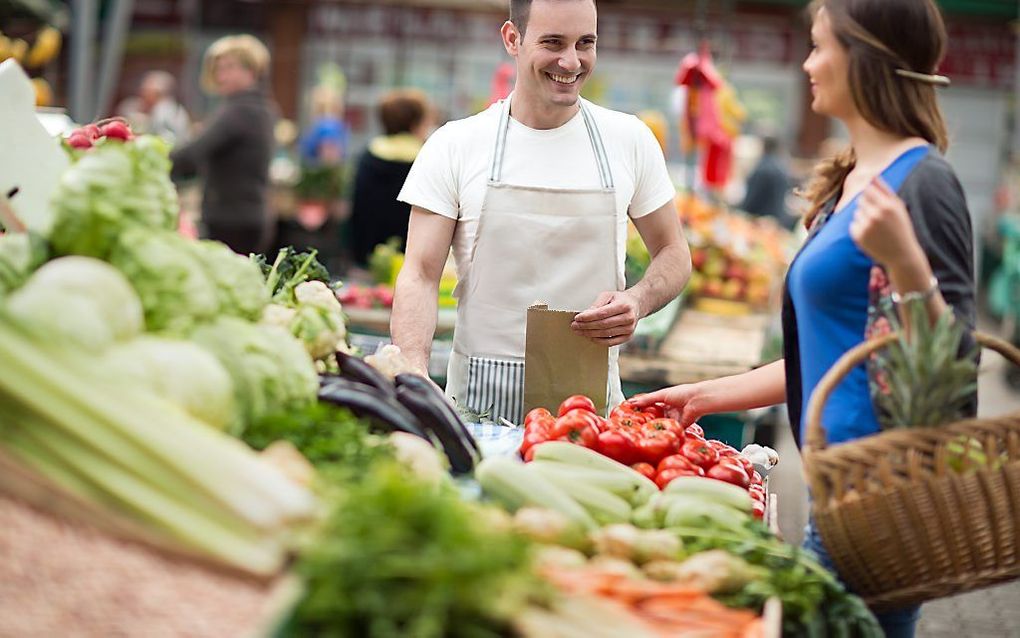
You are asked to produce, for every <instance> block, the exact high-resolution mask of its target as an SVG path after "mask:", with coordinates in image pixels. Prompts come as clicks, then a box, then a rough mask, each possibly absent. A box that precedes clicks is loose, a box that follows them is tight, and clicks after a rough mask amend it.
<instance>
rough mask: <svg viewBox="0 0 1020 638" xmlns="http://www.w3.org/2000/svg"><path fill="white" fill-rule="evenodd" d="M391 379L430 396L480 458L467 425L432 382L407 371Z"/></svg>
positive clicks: (399, 384) (476, 443)
mask: <svg viewBox="0 0 1020 638" xmlns="http://www.w3.org/2000/svg"><path fill="white" fill-rule="evenodd" d="M393 381H394V382H395V383H396V384H397V387H398V388H399V387H400V386H406V387H408V388H411V389H412V390H415V391H416V392H418V393H419V394H423V395H426V396H429V397H431V398H432V399H433V401H434V402H435V403H436V404H438V406H439V408H440V409H441V410H442V411H443V414H445V421H447V422H448V423H449V424H450V427H451V428H452V429H454V430H455V431H456V432H459V433H460V437H461V438H463V439H466V442H467V445H468V447H469V448H471V450H472V452H473V453H474V454H473V455H474V457H475V458H476V459H481V458H482V451H481V450H480V449H478V442H477V441H475V437H473V436H471V433H470V432H469V431H468V429H467V426H466V425H464V419H462V418H461V417H460V414H459V413H458V412H457V408H455V407H454V406H453V404H452V403H451V402H450V400H449V399H448V398H446V395H445V394H443V393H442V391H440V389H439V388H438V387H436V385H435V384H434V383H432V382H431V381H429V380H428V379H426V378H425V377H423V376H421V375H418V374H408V373H404V374H398V375H397V376H396V378H395V379H394V380H393Z"/></svg>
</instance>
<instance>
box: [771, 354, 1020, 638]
mask: <svg viewBox="0 0 1020 638" xmlns="http://www.w3.org/2000/svg"><path fill="white" fill-rule="evenodd" d="M982 356H983V360H982V366H981V375H980V377H979V390H978V392H979V397H980V415H981V416H1000V415H1003V414H1007V413H1009V412H1013V411H1017V410H1020V392H1017V391H1015V390H1011V389H1010V388H1009V387H1008V386H1007V385H1006V383H1005V382H1004V380H1003V376H1002V370H1003V367H1004V366H1005V365H1006V362H1005V361H1004V360H1003V359H1002V357H1000V356H999V355H998V354H996V353H994V352H991V351H989V350H985V351H984V354H983V355H982ZM776 449H777V450H778V451H779V454H780V459H781V461H780V464H779V465H778V466H777V467H776V468H775V470H773V473H772V476H771V477H770V483H771V485H770V489H771V490H772V491H774V492H775V493H776V494H778V495H779V509H778V511H779V527H780V530H781V531H782V533H783V535H784V537H785V538H786V539H787V540H788V541H789V542H791V543H799V542H800V541H801V538H802V537H803V528H804V523H805V521H806V520H807V499H806V488H805V486H804V480H803V476H802V474H801V468H800V457H799V454H798V451H797V448H796V446H795V445H794V442H793V437H792V436H791V435H790V432H789V429H788V428H786V427H785V423H784V424H783V426H780V427H777V440H776ZM917 636H918V638H1020V581H1014V582H1012V583H1008V584H1006V585H1000V586H997V587H991V588H988V589H984V590H980V591H976V592H971V593H968V594H962V595H959V596H954V597H952V598H944V599H942V600H938V601H934V602H931V603H928V604H926V605H924V607H922V609H921V622H920V623H919V625H918V631H917Z"/></svg>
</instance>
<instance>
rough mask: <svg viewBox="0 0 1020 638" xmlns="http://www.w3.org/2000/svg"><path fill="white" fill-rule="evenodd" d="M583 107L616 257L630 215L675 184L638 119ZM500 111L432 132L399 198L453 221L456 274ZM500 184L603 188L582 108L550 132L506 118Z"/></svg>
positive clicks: (663, 197)
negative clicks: (611, 195)
mask: <svg viewBox="0 0 1020 638" xmlns="http://www.w3.org/2000/svg"><path fill="white" fill-rule="evenodd" d="M585 105H586V106H587V107H588V108H589V113H591V115H593V116H594V119H595V122H596V124H597V126H598V129H599V133H600V134H601V136H602V140H603V143H604V146H605V149H606V155H607V156H608V158H609V164H610V168H611V170H612V175H613V182H614V186H615V188H616V210H617V220H618V227H617V241H618V244H619V246H618V253H617V254H619V255H622V254H623V251H624V246H625V245H626V241H627V218H628V216H629V217H631V218H635V219H636V218H639V217H643V216H644V215H647V214H648V213H651V212H653V211H655V210H658V209H659V208H661V207H662V206H663V205H665V204H666V203H667V202H669V201H671V200H672V199H673V197H674V196H675V195H676V189H675V188H674V186H673V182H672V180H671V179H670V177H669V172H668V171H667V170H666V163H665V160H664V158H663V155H662V148H661V147H660V146H659V143H658V141H657V140H656V139H655V136H654V135H653V134H652V132H651V130H650V129H649V128H648V127H647V126H645V124H644V123H643V122H642V121H641V120H639V119H638V118H636V117H634V116H633V115H629V114H626V113H620V112H617V111H612V110H609V109H606V108H602V107H600V106H596V105H594V104H592V103H591V102H585ZM501 108H502V105H501V104H500V103H498V102H497V103H496V104H493V105H492V106H490V107H489V108H488V109H486V110H485V111H482V112H481V113H479V114H477V115H473V116H471V117H468V118H465V119H462V120H457V121H454V122H449V123H447V124H446V125H444V126H443V127H441V128H439V129H438V130H436V132H435V133H433V134H432V135H431V136H430V137H429V139H428V140H427V141H426V142H425V145H424V147H422V149H421V152H420V153H419V154H418V157H417V158H416V159H415V161H414V165H413V166H412V167H411V171H410V173H409V174H408V176H407V180H406V181H405V182H404V187H403V188H402V189H401V191H400V194H399V195H398V196H397V199H398V200H400V201H402V202H404V203H407V204H410V205H412V206H418V207H420V208H424V209H425V210H428V211H431V212H433V213H436V214H439V215H443V216H444V217H449V218H450V219H456V220H457V221H458V224H457V229H456V231H455V232H454V236H453V256H454V260H455V261H456V263H457V271H458V276H459V277H460V278H461V279H463V275H464V273H465V272H467V271H468V270H470V263H469V261H470V258H471V248H472V246H473V244H474V239H475V233H476V231H477V228H478V220H479V217H480V214H481V209H482V199H483V198H484V196H485V189H486V186H487V184H488V178H489V172H490V168H491V165H492V153H493V148H494V146H495V143H496V135H497V133H498V128H499V120H500V109H501ZM501 181H502V182H504V183H508V184H514V185H518V186H528V187H541V188H565V189H591V188H600V187H601V183H600V180H599V171H598V164H597V160H596V158H595V151H594V149H593V148H592V145H591V141H590V138H589V137H588V130H587V127H585V125H584V116H583V115H582V114H581V112H580V111H578V113H577V114H576V115H575V116H574V117H573V118H571V119H570V121H568V122H567V123H566V124H564V125H563V126H560V127H559V128H555V129H549V130H536V129H532V128H529V127H527V126H525V125H523V124H521V123H520V122H518V121H517V120H515V119H513V117H511V118H510V129H509V132H508V134H507V141H506V154H505V156H504V158H503V174H502V177H501ZM564 240H565V241H569V238H564ZM541 248H542V247H538V246H536V249H541ZM545 248H546V249H547V250H555V249H556V247H555V246H547V247H545Z"/></svg>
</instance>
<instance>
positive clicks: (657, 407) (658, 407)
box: [641, 401, 666, 419]
mask: <svg viewBox="0 0 1020 638" xmlns="http://www.w3.org/2000/svg"><path fill="white" fill-rule="evenodd" d="M641 412H644V413H645V414H647V415H648V416H650V417H652V418H653V419H661V418H662V417H664V416H666V404H665V403H663V402H661V401H658V402H656V403H653V404H651V405H646V406H645V407H643V408H641Z"/></svg>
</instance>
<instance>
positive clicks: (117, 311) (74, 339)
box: [6, 256, 144, 351]
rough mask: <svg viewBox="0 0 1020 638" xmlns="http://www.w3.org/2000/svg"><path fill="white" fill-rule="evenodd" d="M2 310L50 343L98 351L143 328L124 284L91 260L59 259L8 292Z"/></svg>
mask: <svg viewBox="0 0 1020 638" xmlns="http://www.w3.org/2000/svg"><path fill="white" fill-rule="evenodd" d="M6 305H7V310H8V311H9V312H10V314H11V315H12V316H14V317H15V318H16V319H18V320H20V321H21V322H23V323H24V324H26V325H29V326H32V327H33V328H34V329H36V330H37V331H39V332H40V333H41V334H45V335H46V336H47V337H48V338H51V339H53V340H56V341H59V342H62V343H67V344H75V345H77V346H80V347H82V348H85V349H88V350H94V351H98V350H103V349H105V348H107V347H109V346H110V345H111V344H113V343H114V342H116V341H124V340H128V339H132V338H134V337H135V336H137V335H138V334H140V333H141V332H142V330H143V328H144V323H143V320H142V303H141V301H140V300H139V298H138V295H137V294H136V293H135V291H134V289H133V288H132V287H131V284H130V283H129V282H128V280H127V279H126V278H125V277H124V275H122V274H121V273H120V272H118V271H117V269H116V268H114V267H112V266H110V265H109V264H107V263H105V262H102V261H99V260H98V259H92V258H91V257H77V256H71V257H61V258H59V259H54V260H53V261H51V262H48V263H46V264H45V265H43V266H42V267H41V268H39V270H37V271H36V272H35V273H34V274H33V275H32V276H31V277H30V278H29V279H28V281H26V282H25V284H24V285H23V286H22V287H21V288H19V289H18V290H16V291H14V292H13V293H11V295H10V296H9V297H8V299H7V304H6Z"/></svg>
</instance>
